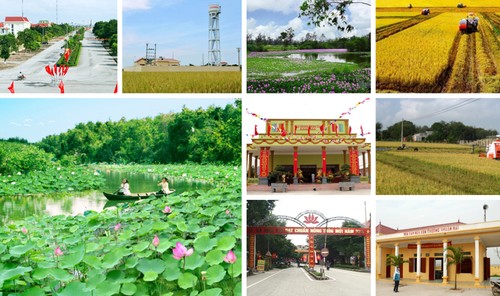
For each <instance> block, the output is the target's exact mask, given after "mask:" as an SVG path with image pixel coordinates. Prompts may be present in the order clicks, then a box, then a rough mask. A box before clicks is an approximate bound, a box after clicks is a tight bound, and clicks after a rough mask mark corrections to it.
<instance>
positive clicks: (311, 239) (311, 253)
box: [308, 234, 316, 268]
mask: <svg viewBox="0 0 500 296" xmlns="http://www.w3.org/2000/svg"><path fill="white" fill-rule="evenodd" d="M308 237H309V268H314V266H315V265H316V256H315V255H314V235H312V234H309V235H308Z"/></svg>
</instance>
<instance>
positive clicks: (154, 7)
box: [123, 0, 242, 67]
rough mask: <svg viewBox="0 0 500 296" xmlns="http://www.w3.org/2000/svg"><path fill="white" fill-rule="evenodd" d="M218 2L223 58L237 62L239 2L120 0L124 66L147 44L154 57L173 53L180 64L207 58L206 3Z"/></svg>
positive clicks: (141, 54) (233, 62)
mask: <svg viewBox="0 0 500 296" xmlns="http://www.w3.org/2000/svg"><path fill="white" fill-rule="evenodd" d="M210 4H219V5H220V6H221V14H220V18H219V28H220V37H221V41H220V46H221V53H222V61H225V62H228V63H229V64H236V63H238V53H237V50H236V48H237V47H240V48H241V40H242V38H241V35H242V34H241V10H242V8H241V1H234V0H218V1H211V0H196V1H192V0H123V65H124V66H125V67H127V66H131V65H132V64H133V61H134V60H137V59H139V58H141V57H144V56H145V51H146V49H145V48H146V43H149V44H150V45H154V44H155V43H156V46H157V54H156V55H157V57H158V56H163V57H165V58H171V57H172V56H173V57H174V58H175V59H177V60H180V62H181V65H189V64H193V65H200V64H201V63H202V55H204V56H205V63H206V62H207V61H208V57H207V56H208V6H209V5H210Z"/></svg>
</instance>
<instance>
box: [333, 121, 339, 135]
mask: <svg viewBox="0 0 500 296" xmlns="http://www.w3.org/2000/svg"><path fill="white" fill-rule="evenodd" d="M332 130H333V131H334V132H335V135H336V136H337V137H338V136H339V130H338V127H337V125H336V124H335V123H334V124H332Z"/></svg>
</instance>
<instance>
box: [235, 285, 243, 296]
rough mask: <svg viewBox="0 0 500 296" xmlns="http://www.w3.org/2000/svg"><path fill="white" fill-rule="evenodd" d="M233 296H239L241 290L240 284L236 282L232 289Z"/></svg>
mask: <svg viewBox="0 0 500 296" xmlns="http://www.w3.org/2000/svg"><path fill="white" fill-rule="evenodd" d="M233 293H234V296H241V293H242V289H241V282H238V283H237V284H236V285H235V286H234V289H233Z"/></svg>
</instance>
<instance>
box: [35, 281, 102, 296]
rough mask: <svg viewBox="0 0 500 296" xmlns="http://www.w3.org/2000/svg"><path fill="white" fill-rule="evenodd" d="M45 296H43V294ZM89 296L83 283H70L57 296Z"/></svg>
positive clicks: (89, 293)
mask: <svg viewBox="0 0 500 296" xmlns="http://www.w3.org/2000/svg"><path fill="white" fill-rule="evenodd" d="M44 295H45V294H44ZM76 295H78V296H90V295H92V292H91V291H88V289H87V288H86V287H85V284H84V283H80V282H71V283H69V284H68V285H67V286H66V287H65V288H64V289H63V290H62V291H61V292H60V293H58V294H57V296H76Z"/></svg>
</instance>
